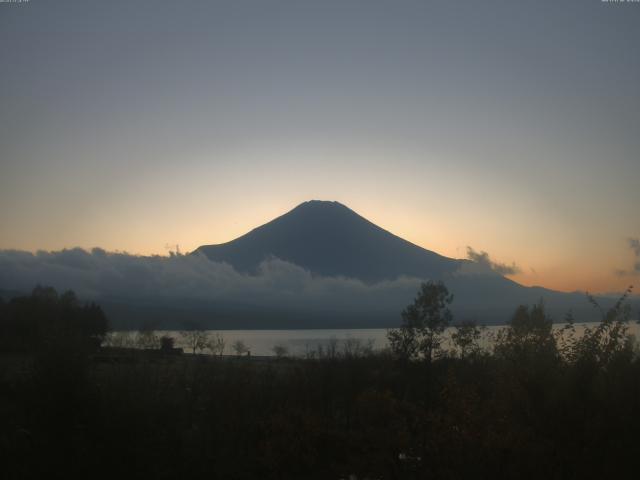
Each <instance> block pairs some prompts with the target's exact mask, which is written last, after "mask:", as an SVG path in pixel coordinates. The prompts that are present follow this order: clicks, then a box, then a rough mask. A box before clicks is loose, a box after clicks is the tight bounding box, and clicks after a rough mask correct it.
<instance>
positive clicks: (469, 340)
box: [451, 320, 481, 359]
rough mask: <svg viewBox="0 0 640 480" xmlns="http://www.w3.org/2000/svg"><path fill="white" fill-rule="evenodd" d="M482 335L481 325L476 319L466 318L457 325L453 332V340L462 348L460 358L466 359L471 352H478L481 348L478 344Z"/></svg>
mask: <svg viewBox="0 0 640 480" xmlns="http://www.w3.org/2000/svg"><path fill="white" fill-rule="evenodd" d="M480 335H481V330H480V327H478V325H476V323H475V322H474V321H471V320H465V321H464V322H462V323H461V324H459V325H456V326H455V331H454V332H453V333H452V334H451V340H452V341H453V344H454V345H455V346H456V347H458V349H459V350H460V358H462V359H464V358H465V357H467V356H468V355H469V354H472V353H474V352H477V351H478V350H479V349H480V346H479V344H478V340H480Z"/></svg>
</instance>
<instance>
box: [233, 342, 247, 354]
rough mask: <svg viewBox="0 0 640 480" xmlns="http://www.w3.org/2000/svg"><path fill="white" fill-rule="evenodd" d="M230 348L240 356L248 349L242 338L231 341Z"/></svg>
mask: <svg viewBox="0 0 640 480" xmlns="http://www.w3.org/2000/svg"><path fill="white" fill-rule="evenodd" d="M231 348H233V351H234V352H236V355H238V356H241V355H243V354H245V353H247V352H248V351H249V349H248V348H247V346H246V345H245V343H244V342H243V341H242V340H236V341H235V342H233V345H232V346H231Z"/></svg>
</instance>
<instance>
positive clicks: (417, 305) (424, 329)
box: [387, 280, 453, 362]
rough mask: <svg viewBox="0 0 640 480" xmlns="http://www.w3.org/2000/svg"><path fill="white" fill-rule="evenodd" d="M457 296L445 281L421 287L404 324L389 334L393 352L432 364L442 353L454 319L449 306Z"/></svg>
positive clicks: (406, 357) (424, 284) (404, 317)
mask: <svg viewBox="0 0 640 480" xmlns="http://www.w3.org/2000/svg"><path fill="white" fill-rule="evenodd" d="M452 301H453V294H450V293H449V290H448V289H447V287H446V286H445V285H444V283H442V282H434V281H431V280H430V281H428V282H426V283H423V284H422V285H420V290H419V291H418V295H417V296H416V298H415V299H414V301H413V303H412V304H411V305H409V306H407V308H405V309H404V310H403V312H402V320H403V322H402V325H401V326H400V328H398V329H391V330H389V332H387V338H388V339H389V343H390V344H391V350H392V351H393V353H394V354H396V355H398V356H399V357H401V358H405V359H408V358H413V357H415V356H417V355H422V357H423V358H424V359H425V360H426V361H427V362H431V361H432V360H433V358H434V356H435V355H436V354H437V353H438V352H439V350H440V344H441V342H442V333H443V332H444V330H445V328H447V326H449V324H450V323H451V320H452V318H453V316H452V314H451V310H449V304H451V302H452Z"/></svg>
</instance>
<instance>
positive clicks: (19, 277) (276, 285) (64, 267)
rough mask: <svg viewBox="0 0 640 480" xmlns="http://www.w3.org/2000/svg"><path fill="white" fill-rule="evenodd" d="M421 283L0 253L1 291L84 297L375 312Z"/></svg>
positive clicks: (152, 259)
mask: <svg viewBox="0 0 640 480" xmlns="http://www.w3.org/2000/svg"><path fill="white" fill-rule="evenodd" d="M420 281H421V280H419V279H416V278H406V277H401V278H398V279H396V280H393V281H384V282H379V283H376V284H373V285H369V284H365V283H363V282H361V281H360V280H356V279H350V278H344V277H319V276H315V275H312V274H311V273H310V272H309V271H307V270H305V269H303V268H301V267H299V266H297V265H294V264H292V263H289V262H286V261H283V260H280V259H278V258H270V259H266V260H265V261H264V262H262V264H261V265H260V268H259V269H258V272H257V273H256V274H255V275H250V274H243V273H239V272H238V271H236V270H235V269H234V268H233V267H232V266H231V265H229V264H226V263H217V262H213V261H210V260H209V259H207V258H206V257H205V256H203V255H201V254H193V255H175V254H174V255H172V256H170V257H163V256H138V255H130V254H127V253H114V252H107V251H105V250H102V249H100V248H94V249H93V250H91V251H90V252H89V251H86V250H83V249H80V248H74V249H68V250H61V251H54V252H46V251H39V252H37V253H35V254H33V253H30V252H25V251H18V250H0V289H3V290H13V291H16V290H17V291H23V292H28V291H30V290H31V289H32V288H33V287H34V286H35V285H36V284H42V285H51V286H53V287H55V288H56V289H58V290H59V291H62V290H67V289H71V290H74V291H75V292H76V293H77V294H78V295H79V296H80V298H83V299H91V300H100V299H132V300H143V301H144V300H168V301H175V302H179V301H181V300H197V301H203V302H243V303H244V302H246V303H250V304H252V305H256V306H259V305H266V306H267V305H268V306H274V305H276V306H277V305H287V306H299V307H304V308H315V309H319V310H322V309H326V307H327V305H331V306H332V307H336V308H342V309H347V310H348V309H349V308H351V307H354V308H356V307H357V306H360V307H362V306H363V305H368V308H376V306H379V305H389V304H391V305H395V304H397V305H404V304H406V303H407V302H408V301H409V300H410V299H411V298H412V297H413V295H414V294H415V292H416V291H417V289H418V287H419V284H420Z"/></svg>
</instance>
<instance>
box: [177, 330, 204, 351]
mask: <svg viewBox="0 0 640 480" xmlns="http://www.w3.org/2000/svg"><path fill="white" fill-rule="evenodd" d="M180 336H181V337H182V340H183V341H184V343H185V344H186V345H187V347H189V348H190V349H191V351H192V352H193V354H194V355H195V354H196V353H197V352H198V351H202V350H204V349H205V348H208V347H209V335H207V332H206V331H205V330H202V329H194V330H183V331H181V332H180Z"/></svg>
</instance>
